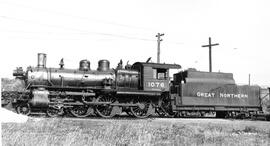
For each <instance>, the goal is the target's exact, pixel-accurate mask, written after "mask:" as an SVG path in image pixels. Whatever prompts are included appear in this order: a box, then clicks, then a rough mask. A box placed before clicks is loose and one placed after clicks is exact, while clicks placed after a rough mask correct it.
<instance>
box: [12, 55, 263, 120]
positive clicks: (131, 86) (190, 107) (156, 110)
mask: <svg viewBox="0 0 270 146" xmlns="http://www.w3.org/2000/svg"><path fill="white" fill-rule="evenodd" d="M46 57H47V56H46V54H43V53H39V54H38V65H37V67H28V68H27V70H26V71H23V69H22V68H17V69H16V70H15V71H14V73H13V75H14V76H15V77H16V78H17V79H21V80H24V82H25V84H26V88H25V91H24V92H21V93H20V94H19V97H18V98H16V100H14V102H13V105H14V107H15V108H16V110H17V112H18V113H21V114H26V115H28V114H30V113H31V112H33V111H39V112H40V111H43V112H46V113H47V115H48V116H50V117H55V116H59V115H63V114H66V113H68V114H71V115H73V116H75V117H87V116H90V115H99V116H101V117H104V118H110V117H113V116H115V115H117V114H121V113H122V112H126V113H127V114H129V115H131V116H134V117H137V118H146V117H148V116H150V115H153V114H158V115H159V116H166V117H175V116H179V117H183V116H191V115H194V114H196V115H198V116H204V115H205V114H206V113H209V112H214V113H216V116H217V117H221V118H225V117H236V116H239V115H245V116H252V115H254V114H257V113H260V112H262V105H261V100H260V87H259V86H247V85H246V86H238V85H236V84H235V81H234V79H233V75H232V74H231V73H209V72H201V71H196V70H194V69H193V70H191V69H189V70H185V71H180V72H178V73H176V74H174V76H173V80H171V78H170V77H169V71H170V69H180V68H181V66H180V65H178V64H161V63H149V61H147V62H136V63H134V64H133V65H128V64H127V65H126V66H125V67H123V64H122V60H121V61H120V63H119V64H118V66H117V67H116V69H112V68H110V62H109V61H108V60H100V61H99V62H98V68H97V70H91V66H90V61H88V60H81V61H80V62H79V69H66V68H64V61H63V59H62V60H61V61H60V64H59V65H60V67H59V68H48V67H46Z"/></svg>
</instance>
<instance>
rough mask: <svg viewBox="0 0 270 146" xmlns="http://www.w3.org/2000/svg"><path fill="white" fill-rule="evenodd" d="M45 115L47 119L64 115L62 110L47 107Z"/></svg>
mask: <svg viewBox="0 0 270 146" xmlns="http://www.w3.org/2000/svg"><path fill="white" fill-rule="evenodd" d="M46 113H47V115H48V116H49V117H52V118H54V117H58V116H61V115H63V114H64V110H63V108H57V107H48V109H47V111H46Z"/></svg>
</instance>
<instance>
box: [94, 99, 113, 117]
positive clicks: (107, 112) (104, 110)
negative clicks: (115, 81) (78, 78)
mask: <svg viewBox="0 0 270 146" xmlns="http://www.w3.org/2000/svg"><path fill="white" fill-rule="evenodd" d="M96 101H97V102H107V103H106V104H101V105H97V106H96V108H95V109H96V113H97V114H98V115H99V116H101V117H103V118H111V117H113V116H115V113H113V112H112V111H113V106H111V105H110V103H114V102H116V99H115V98H114V97H112V96H109V95H100V96H99V97H98V98H97V100H96Z"/></svg>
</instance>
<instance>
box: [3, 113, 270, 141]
mask: <svg viewBox="0 0 270 146" xmlns="http://www.w3.org/2000/svg"><path fill="white" fill-rule="evenodd" d="M2 145H3V146H5V145H27V146H30V145H33V146H34V145H74V146H77V145H104V146H105V145H106V146H107V145H134V146H135V145H136V146H137V145H270V122H267V121H246V120H224V119H211V118H207V119H197V118H189V119H183V118H180V119H169V118H148V119H131V118H126V119H123V118H121V119H119V118H115V119H98V118H94V119H90V118H88V119H77V118H29V119H28V120H27V122H25V123H2Z"/></svg>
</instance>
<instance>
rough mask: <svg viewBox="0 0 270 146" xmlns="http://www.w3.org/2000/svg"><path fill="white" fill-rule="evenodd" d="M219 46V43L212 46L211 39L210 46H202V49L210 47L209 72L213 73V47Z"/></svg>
mask: <svg viewBox="0 0 270 146" xmlns="http://www.w3.org/2000/svg"><path fill="white" fill-rule="evenodd" d="M217 45H219V44H218V43H216V44H211V37H209V44H208V45H203V46H202V47H208V48H209V72H212V46H217Z"/></svg>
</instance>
